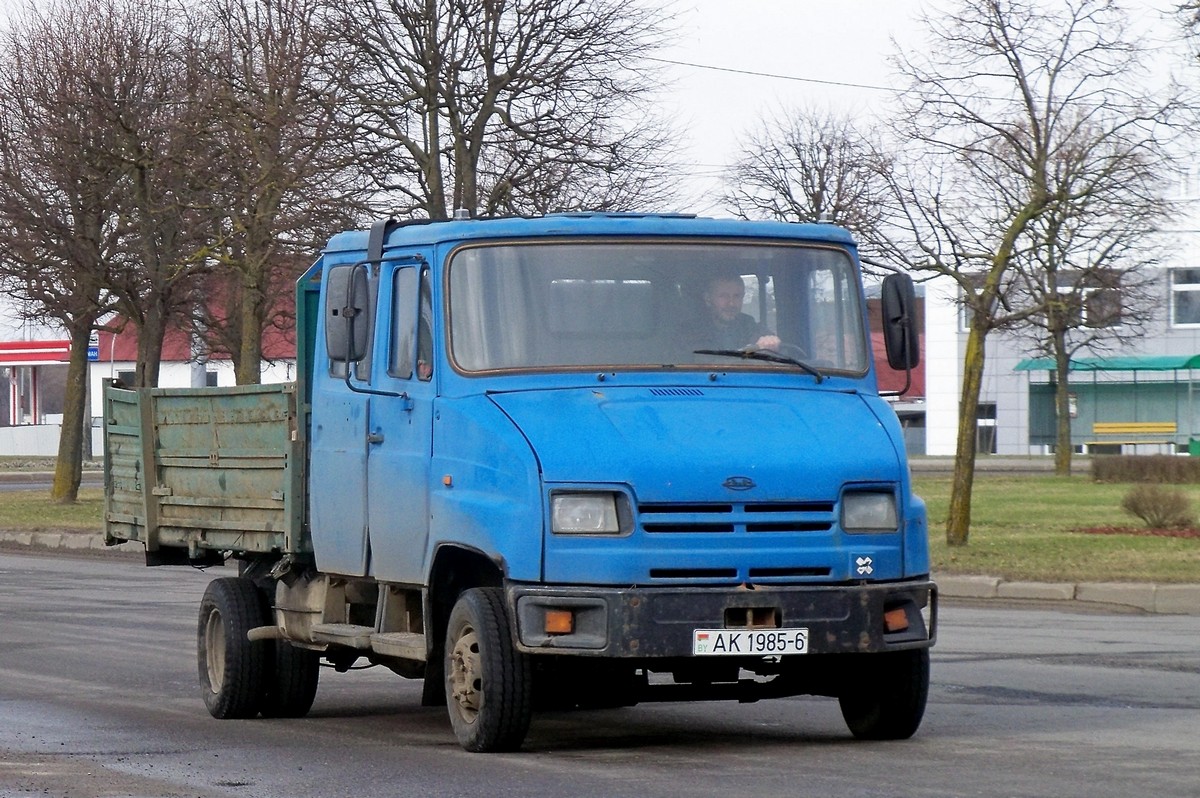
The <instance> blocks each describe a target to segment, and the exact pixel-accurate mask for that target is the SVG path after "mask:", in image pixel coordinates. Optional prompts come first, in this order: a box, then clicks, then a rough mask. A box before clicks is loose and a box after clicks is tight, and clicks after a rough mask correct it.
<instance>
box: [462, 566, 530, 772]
mask: <svg viewBox="0 0 1200 798" xmlns="http://www.w3.org/2000/svg"><path fill="white" fill-rule="evenodd" d="M444 665H445V680H446V681H445V684H446V705H447V708H448V711H449V715H450V725H451V726H452V727H453V728H454V735H455V736H456V737H457V738H458V742H459V745H461V746H462V747H463V748H465V749H466V750H468V751H473V752H477V753H485V752H493V751H515V750H516V749H517V748H520V747H521V742H522V741H523V740H524V739H525V733H526V732H527V731H528V730H529V719H530V715H531V712H532V704H533V702H532V698H531V693H532V691H531V689H530V685H531V678H530V665H529V658H528V657H527V656H526V655H524V654H522V653H521V652H519V651H517V650H516V649H515V648H514V646H513V643H512V633H511V631H510V630H509V623H508V613H507V612H506V611H505V608H504V594H503V593H502V592H501V591H500V590H499V589H498V588H475V589H472V590H468V591H466V592H465V593H463V594H462V595H461V596H459V598H458V601H457V602H456V603H455V605H454V609H453V610H451V612H450V620H449V623H448V624H447V625H446V646H445V657H444Z"/></svg>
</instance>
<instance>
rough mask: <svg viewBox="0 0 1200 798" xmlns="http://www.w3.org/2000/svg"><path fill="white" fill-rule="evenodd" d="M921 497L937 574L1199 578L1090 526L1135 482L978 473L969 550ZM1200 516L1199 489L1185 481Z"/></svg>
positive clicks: (6, 517)
mask: <svg viewBox="0 0 1200 798" xmlns="http://www.w3.org/2000/svg"><path fill="white" fill-rule="evenodd" d="M914 482H915V485H916V490H917V493H918V495H920V496H921V497H922V498H924V499H925V501H926V504H927V505H928V508H929V543H930V553H931V556H932V558H933V570H934V572H935V573H943V574H987V575H990V576H999V577H1003V578H1005V579H1021V580H1035V581H1050V582H1054V581H1065V582H1110V581H1112V582H1197V581H1200V538H1167V537H1151V536H1146V535H1137V534H1120V535H1097V534H1087V533H1084V532H1080V531H1078V530H1079V529H1080V528H1084V527H1113V526H1117V527H1132V528H1137V527H1139V526H1140V525H1141V521H1139V520H1138V519H1136V518H1133V517H1131V516H1129V515H1128V514H1126V513H1125V511H1123V510H1122V509H1121V499H1122V498H1124V496H1125V494H1126V493H1128V492H1129V490H1130V489H1131V487H1132V486H1130V485H1127V484H1098V483H1094V482H1092V481H1091V480H1090V479H1089V478H1088V477H1085V476H1075V477H1070V478H1065V477H1054V476H1049V475H1038V476H1001V475H993V474H983V473H981V474H979V475H977V476H976V479H975V492H974V497H973V500H972V505H971V510H972V512H971V521H972V523H971V534H970V540H969V543H968V544H967V545H966V546H959V547H954V548H951V547H949V546H947V545H946V529H945V518H946V508H947V507H948V506H949V499H950V477H949V475H948V474H947V475H942V474H937V475H918V476H917V477H916V478H915V480H914ZM1180 489H1182V490H1185V491H1187V493H1188V494H1189V495H1190V496H1191V498H1192V503H1193V507H1194V508H1195V509H1196V510H1197V513H1198V514H1200V485H1196V486H1181V488H1180ZM103 513H104V498H103V495H102V492H101V491H100V490H99V489H95V488H91V489H84V490H82V491H80V502H79V503H78V504H75V505H60V504H54V503H52V502H50V500H49V499H48V498H47V493H46V492H45V491H12V492H4V493H0V529H11V530H32V529H78V530H82V531H95V532H99V531H100V530H101V526H102V521H101V519H102V517H103Z"/></svg>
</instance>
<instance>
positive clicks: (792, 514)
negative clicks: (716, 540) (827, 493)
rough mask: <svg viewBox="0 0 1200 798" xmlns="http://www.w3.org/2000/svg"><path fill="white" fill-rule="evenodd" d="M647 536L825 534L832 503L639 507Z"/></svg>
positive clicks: (832, 519)
mask: <svg viewBox="0 0 1200 798" xmlns="http://www.w3.org/2000/svg"><path fill="white" fill-rule="evenodd" d="M638 514H639V517H640V520H641V527H642V530H643V531H644V532H646V533H647V534H680V533H684V534H686V533H701V534H733V533H738V532H746V533H751V534H755V533H805V532H828V531H829V530H830V529H832V528H833V524H834V516H833V502H779V503H771V502H755V503H747V504H642V505H639V506H638Z"/></svg>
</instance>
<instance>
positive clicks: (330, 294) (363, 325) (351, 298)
mask: <svg viewBox="0 0 1200 798" xmlns="http://www.w3.org/2000/svg"><path fill="white" fill-rule="evenodd" d="M325 280H326V282H327V283H328V285H327V287H326V289H325V349H326V350H327V351H328V352H329V359H330V360H332V361H334V362H337V363H357V362H358V361H360V360H362V359H363V358H364V357H366V356H367V337H368V333H369V331H370V319H369V318H368V313H367V311H368V302H369V296H368V288H367V270H366V269H365V268H364V267H363V266H362V265H361V264H358V265H353V266H334V267H333V268H331V269H330V270H329V271H328V273H326V275H325Z"/></svg>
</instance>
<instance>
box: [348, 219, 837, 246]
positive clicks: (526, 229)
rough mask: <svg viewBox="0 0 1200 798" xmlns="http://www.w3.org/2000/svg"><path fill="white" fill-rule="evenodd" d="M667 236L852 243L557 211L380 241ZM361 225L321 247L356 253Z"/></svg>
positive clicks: (422, 228)
mask: <svg viewBox="0 0 1200 798" xmlns="http://www.w3.org/2000/svg"><path fill="white" fill-rule="evenodd" d="M630 235H636V236H664V237H666V236H670V237H680V236H683V237H688V236H698V237H700V236H703V237H713V236H715V237H721V238H760V239H762V238H771V239H777V240H779V239H784V240H790V241H817V242H825V243H837V244H847V245H851V246H853V244H854V239H853V238H852V237H851V235H850V233H849V232H847V231H846V230H845V229H844V228H842V227H838V226H836V225H832V224H798V223H794V222H755V221H744V220H741V219H712V218H704V217H697V216H692V215H685V214H651V213H561V214H551V215H548V216H537V217H506V218H497V219H451V220H446V221H437V222H430V221H424V220H422V221H416V222H411V221H410V222H400V223H399V226H397V227H396V228H394V229H393V230H392V231H391V232H390V233H389V234H388V237H387V241H386V244H385V245H386V246H389V247H394V246H405V245H407V246H427V245H432V244H438V243H443V242H447V241H450V242H454V241H477V240H480V239H489V240H499V239H517V238H529V237H534V238H540V237H549V236H630ZM368 236H369V231H367V230H350V231H347V232H344V233H338V234H337V235H335V236H334V237H333V238H332V239H330V241H329V243H328V244H327V245H326V247H325V252H327V253H329V252H361V251H364V250H365V249H366V247H367V238H368Z"/></svg>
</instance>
